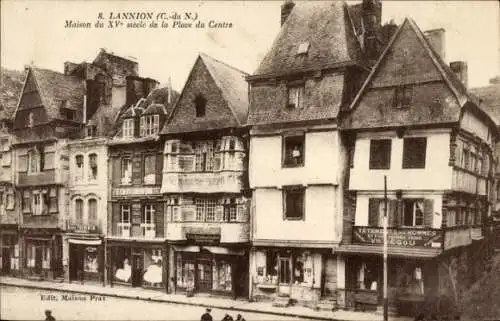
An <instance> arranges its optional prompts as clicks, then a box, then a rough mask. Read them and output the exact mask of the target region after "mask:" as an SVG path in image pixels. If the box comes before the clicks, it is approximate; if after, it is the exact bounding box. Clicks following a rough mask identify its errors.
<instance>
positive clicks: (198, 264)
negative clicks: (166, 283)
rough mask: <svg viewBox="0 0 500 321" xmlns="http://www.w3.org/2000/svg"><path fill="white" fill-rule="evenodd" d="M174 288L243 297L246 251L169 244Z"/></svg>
mask: <svg viewBox="0 0 500 321" xmlns="http://www.w3.org/2000/svg"><path fill="white" fill-rule="evenodd" d="M170 250H171V259H172V260H173V262H172V264H171V265H172V272H171V279H172V280H174V284H173V286H174V288H175V292H191V293H210V294H215V295H223V296H233V297H246V296H247V293H248V291H247V284H248V281H247V275H248V259H247V258H248V254H247V253H246V251H245V249H244V248H241V247H234V248H233V247H232V248H229V247H222V246H200V245H170Z"/></svg>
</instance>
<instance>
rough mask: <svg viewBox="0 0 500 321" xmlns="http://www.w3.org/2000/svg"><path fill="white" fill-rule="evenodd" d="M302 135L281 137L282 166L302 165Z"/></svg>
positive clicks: (303, 140)
mask: <svg viewBox="0 0 500 321" xmlns="http://www.w3.org/2000/svg"><path fill="white" fill-rule="evenodd" d="M304 142H305V137H304V135H301V136H284V137H283V166H284V167H299V166H304V145H305V144H304Z"/></svg>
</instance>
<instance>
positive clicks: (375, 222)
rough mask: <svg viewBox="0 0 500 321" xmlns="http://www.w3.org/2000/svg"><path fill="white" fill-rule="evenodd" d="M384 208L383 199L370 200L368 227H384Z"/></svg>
mask: <svg viewBox="0 0 500 321" xmlns="http://www.w3.org/2000/svg"><path fill="white" fill-rule="evenodd" d="M384 206H385V203H384V199H382V198H370V199H369V200H368V226H370V227H380V226H383V223H384V222H383V219H384ZM387 210H388V212H389V202H387Z"/></svg>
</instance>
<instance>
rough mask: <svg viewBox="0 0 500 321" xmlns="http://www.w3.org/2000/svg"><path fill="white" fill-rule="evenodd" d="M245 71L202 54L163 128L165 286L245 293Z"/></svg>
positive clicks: (205, 291)
mask: <svg viewBox="0 0 500 321" xmlns="http://www.w3.org/2000/svg"><path fill="white" fill-rule="evenodd" d="M245 76H247V74H246V73H244V72H242V71H240V70H238V69H236V68H234V67H231V66H229V65H227V64H225V63H223V62H221V61H218V60H216V59H214V58H211V57H209V56H207V55H205V54H200V55H199V56H198V58H197V59H196V62H195V64H194V66H193V68H192V69H191V73H190V75H189V77H188V80H187V82H186V84H185V86H184V89H183V90H182V93H181V95H180V97H179V100H178V102H177V104H176V105H175V108H174V110H173V112H172V115H171V117H170V119H169V121H168V122H167V123H166V124H165V126H164V128H163V130H162V138H164V139H165V140H166V141H165V150H164V156H165V166H164V170H163V181H162V189H161V192H162V193H163V195H164V198H165V210H166V219H167V234H166V238H167V241H168V245H169V252H170V253H169V268H168V270H169V280H170V281H171V283H170V286H169V288H170V291H175V292H186V291H194V292H196V293H212V294H219V295H230V296H234V297H236V296H238V297H246V296H247V295H248V288H247V284H248V248H249V227H250V223H249V210H250V206H249V205H250V203H249V201H250V193H249V190H248V182H247V176H246V175H247V170H246V169H247V153H248V130H247V127H246V117H247V111H248V84H247V83H246V81H245Z"/></svg>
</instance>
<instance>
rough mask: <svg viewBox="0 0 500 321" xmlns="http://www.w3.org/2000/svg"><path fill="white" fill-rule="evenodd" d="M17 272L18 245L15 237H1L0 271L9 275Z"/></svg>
mask: <svg viewBox="0 0 500 321" xmlns="http://www.w3.org/2000/svg"><path fill="white" fill-rule="evenodd" d="M17 270H19V244H18V240H17V235H2V237H1V238H0V271H1V273H2V274H9V273H11V272H15V271H17Z"/></svg>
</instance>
